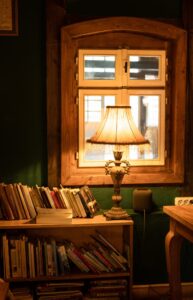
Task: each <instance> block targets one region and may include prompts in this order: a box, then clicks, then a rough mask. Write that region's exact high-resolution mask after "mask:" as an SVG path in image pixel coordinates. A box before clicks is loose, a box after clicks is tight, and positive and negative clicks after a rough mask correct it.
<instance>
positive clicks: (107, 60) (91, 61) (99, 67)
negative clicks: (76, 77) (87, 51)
mask: <svg viewBox="0 0 193 300" xmlns="http://www.w3.org/2000/svg"><path fill="white" fill-rule="evenodd" d="M84 79H86V80H113V79H115V56H114V55H85V56H84Z"/></svg>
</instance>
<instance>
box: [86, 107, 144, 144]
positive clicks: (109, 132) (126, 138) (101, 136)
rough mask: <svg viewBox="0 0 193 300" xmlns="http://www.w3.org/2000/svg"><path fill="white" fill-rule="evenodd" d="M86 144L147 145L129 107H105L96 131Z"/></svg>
mask: <svg viewBox="0 0 193 300" xmlns="http://www.w3.org/2000/svg"><path fill="white" fill-rule="evenodd" d="M87 142H89V143H94V144H111V145H141V144H149V141H148V140H147V139H145V138H144V137H143V135H142V133H141V132H140V131H139V129H138V128H137V126H136V125H135V122H134V120H133V117H132V113H131V107H130V106H107V107H106V113H105V115H104V118H103V120H102V121H101V123H100V125H99V128H98V130H97V131H96V133H95V134H94V135H93V136H92V137H91V138H90V139H88V140H87Z"/></svg>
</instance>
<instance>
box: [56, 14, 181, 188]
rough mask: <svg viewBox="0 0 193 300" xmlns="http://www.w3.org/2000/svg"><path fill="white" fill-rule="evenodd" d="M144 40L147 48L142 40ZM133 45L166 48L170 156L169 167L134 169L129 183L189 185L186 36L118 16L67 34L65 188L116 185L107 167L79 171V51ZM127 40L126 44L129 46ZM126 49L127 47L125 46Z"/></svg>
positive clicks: (63, 128) (68, 28)
mask: <svg viewBox="0 0 193 300" xmlns="http://www.w3.org/2000/svg"><path fill="white" fill-rule="evenodd" d="M142 36H143V37H144V44H143V43H142V42H141V37H142ZM126 37H128V40H129V38H130V39H131V38H132V41H133V42H132V45H134V44H136V45H137V44H138V45H139V49H140V47H142V46H143V47H145V48H146V49H147V48H148V47H151V46H150V45H151V44H152V47H154V49H155V46H156V45H157V47H158V48H157V49H166V50H167V53H168V88H167V96H166V99H167V107H166V120H165V122H166V128H167V130H166V133H165V136H166V140H165V143H166V151H167V158H166V162H165V165H164V166H143V167H131V168H130V174H129V175H127V176H125V178H124V182H123V184H180V183H183V181H184V144H185V105H186V32H185V31H184V30H183V29H181V28H178V27H175V26H173V25H170V24H165V23H161V22H157V21H152V20H147V19H138V18H129V17H113V18H106V19H100V22H99V21H98V20H92V21H86V22H81V23H77V24H73V25H69V26H64V27H62V29H61V180H60V181H61V183H62V184H64V185H82V184H89V185H105V184H111V179H110V176H106V175H105V173H104V168H103V167H100V168H79V167H78V163H77V157H76V153H77V149H78V104H77V103H78V102H77V81H76V73H77V72H76V71H77V70H76V69H77V64H76V56H77V50H78V49H79V48H81V47H82V48H86V47H87V48H88V47H90V48H93V47H96V46H97V47H98V48H99V49H100V48H101V49H102V48H104V46H105V43H106V45H107V44H108V46H109V47H113V46H114V47H117V46H120V47H121V46H124V47H125V46H126V47H128V46H129V42H127V41H126ZM124 41H125V43H124ZM123 44H124V45H123Z"/></svg>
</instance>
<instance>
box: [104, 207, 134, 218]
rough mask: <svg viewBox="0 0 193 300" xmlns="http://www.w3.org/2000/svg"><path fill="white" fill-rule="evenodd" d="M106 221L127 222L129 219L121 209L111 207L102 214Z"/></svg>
mask: <svg viewBox="0 0 193 300" xmlns="http://www.w3.org/2000/svg"><path fill="white" fill-rule="evenodd" d="M104 216H105V217H106V219H107V220H128V219H130V218H131V217H130V216H129V215H128V213H127V212H126V211H125V210H124V209H122V207H112V208H111V209H110V210H108V211H107V212H105V213H104Z"/></svg>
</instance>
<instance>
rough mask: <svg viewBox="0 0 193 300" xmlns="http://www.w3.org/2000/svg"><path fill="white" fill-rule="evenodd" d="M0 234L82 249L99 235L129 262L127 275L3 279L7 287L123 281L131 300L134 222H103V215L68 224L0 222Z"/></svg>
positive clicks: (105, 273)
mask: <svg viewBox="0 0 193 300" xmlns="http://www.w3.org/2000/svg"><path fill="white" fill-rule="evenodd" d="M0 232H1V235H2V236H3V235H4V234H6V235H7V236H9V235H10V236H11V235H18V236H19V235H26V236H28V237H29V240H30V239H31V240H35V239H37V238H40V239H47V238H49V239H50V238H54V240H55V241H56V243H60V242H61V241H64V240H70V241H72V242H73V243H75V244H76V245H77V247H81V246H83V245H86V244H87V245H88V244H91V243H92V242H93V240H92V238H91V236H92V235H94V234H95V233H96V232H100V233H101V234H102V235H103V236H104V237H105V238H106V239H107V240H108V241H110V243H111V244H112V245H113V246H114V247H115V248H116V249H117V251H119V253H121V254H122V255H123V256H124V257H125V258H126V259H127V261H128V263H127V270H126V271H116V272H101V273H94V272H88V273H81V272H80V271H76V272H74V269H73V270H72V272H70V273H65V274H64V275H62V276H61V275H59V276H26V277H23V278H21V277H19V276H18V277H17V276H16V277H12V276H10V277H8V278H6V277H5V280H7V281H8V282H10V284H14V285H17V284H21V283H22V282H26V283H29V285H30V284H32V283H33V285H34V284H35V283H38V282H57V281H68V282H70V281H73V280H83V281H86V282H88V281H89V280H94V279H97V280H99V279H105V280H106V279H110V280H111V279H117V278H119V279H126V280H127V283H128V284H127V293H128V297H129V299H131V289H132V277H133V276H132V274H133V221H132V220H116V221H115V220H111V221H106V219H105V217H104V216H103V215H97V216H95V217H93V218H77V219H75V218H74V219H72V223H70V224H69V223H68V224H35V222H34V221H33V220H30V221H29V220H14V221H0Z"/></svg>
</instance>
